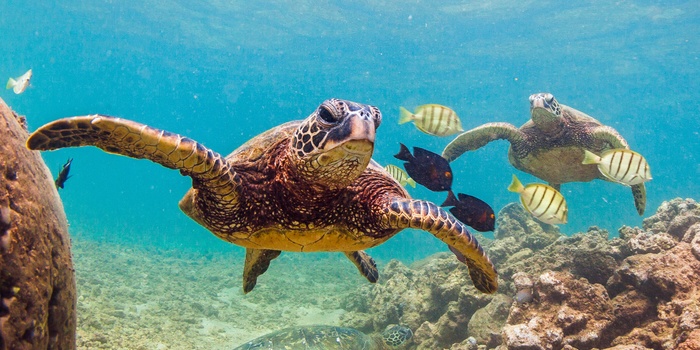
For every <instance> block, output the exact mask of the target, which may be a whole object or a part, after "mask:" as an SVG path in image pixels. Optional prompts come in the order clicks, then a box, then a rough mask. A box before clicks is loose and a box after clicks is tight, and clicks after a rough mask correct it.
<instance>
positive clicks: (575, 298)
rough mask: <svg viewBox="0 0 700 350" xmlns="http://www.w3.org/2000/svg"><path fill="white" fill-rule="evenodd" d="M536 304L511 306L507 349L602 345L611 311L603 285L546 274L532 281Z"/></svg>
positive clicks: (562, 273)
mask: <svg viewBox="0 0 700 350" xmlns="http://www.w3.org/2000/svg"><path fill="white" fill-rule="evenodd" d="M535 292H536V293H537V295H538V302H536V303H532V304H529V305H520V304H517V303H516V304H513V305H512V306H511V310H510V315H509V316H508V320H507V324H508V325H507V326H506V327H504V333H503V334H504V336H503V337H504V339H503V341H504V345H506V346H507V347H508V349H539V348H543V349H545V348H547V349H549V348H561V347H563V346H565V345H570V346H572V347H574V348H578V349H581V348H592V347H597V346H599V345H600V344H601V343H603V339H604V336H605V333H604V330H605V329H606V327H607V326H609V324H610V319H612V315H613V312H612V310H611V309H610V307H609V304H608V303H609V301H610V300H609V298H608V295H607V292H606V291H605V289H604V288H603V286H601V285H599V284H590V283H589V282H588V281H587V280H585V279H576V278H575V276H573V275H572V274H570V273H568V272H555V271H547V272H545V273H543V274H541V275H540V276H539V278H538V280H537V282H535Z"/></svg>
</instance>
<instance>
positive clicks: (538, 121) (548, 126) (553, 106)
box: [530, 92, 562, 132]
mask: <svg viewBox="0 0 700 350" xmlns="http://www.w3.org/2000/svg"><path fill="white" fill-rule="evenodd" d="M530 114H531V116H532V122H533V123H535V125H536V126H537V127H538V128H540V129H541V130H542V131H545V132H548V131H550V130H556V129H558V128H559V126H560V125H561V123H562V119H561V105H559V102H557V99H556V98H554V95H552V94H550V93H547V92H541V93H538V94H533V95H530Z"/></svg>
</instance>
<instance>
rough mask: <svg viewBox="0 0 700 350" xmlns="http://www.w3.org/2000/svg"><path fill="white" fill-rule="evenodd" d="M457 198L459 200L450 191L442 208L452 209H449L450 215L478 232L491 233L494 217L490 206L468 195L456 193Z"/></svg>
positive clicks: (493, 226)
mask: <svg viewBox="0 0 700 350" xmlns="http://www.w3.org/2000/svg"><path fill="white" fill-rule="evenodd" d="M457 196H458V197H459V199H457V198H455V195H454V193H452V191H450V192H449V193H448V195H447V199H445V203H442V206H443V207H454V208H450V213H452V215H454V216H455V217H456V218H457V219H458V220H459V221H461V222H463V223H465V224H467V225H469V226H471V227H472V228H473V229H475V230H477V231H479V232H486V231H493V229H494V228H495V225H496V215H494V213H493V209H492V208H491V206H490V205H488V204H486V202H484V201H482V200H481V199H479V198H476V197H474V196H470V195H468V194H464V193H458V194H457Z"/></svg>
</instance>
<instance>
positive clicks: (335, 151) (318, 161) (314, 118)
mask: <svg viewBox="0 0 700 350" xmlns="http://www.w3.org/2000/svg"><path fill="white" fill-rule="evenodd" d="M381 121H382V114H381V112H379V109H378V108H377V107H374V106H369V105H364V104H360V103H355V102H351V101H345V100H339V99H330V100H326V101H324V102H323V103H322V104H321V105H320V106H319V107H318V108H317V109H316V111H314V113H312V114H311V115H310V116H309V117H308V118H306V119H305V120H304V121H303V122H302V123H301V125H299V127H298V128H297V130H296V131H295V132H294V136H293V137H292V140H291V144H290V147H291V150H290V151H291V152H290V153H291V157H292V159H293V162H294V165H295V167H296V169H297V170H298V174H300V176H301V177H302V178H304V179H305V180H307V181H309V182H312V183H318V184H322V185H325V186H327V187H329V188H331V189H338V188H343V187H346V186H348V185H349V184H350V183H351V182H353V181H355V179H356V178H357V177H358V176H360V174H362V172H364V171H365V169H366V168H367V164H369V162H370V160H371V159H372V152H373V151H374V137H375V132H376V129H377V127H379V124H380V123H381Z"/></svg>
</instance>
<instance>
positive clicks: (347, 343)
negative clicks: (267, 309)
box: [234, 326, 373, 350]
mask: <svg viewBox="0 0 700 350" xmlns="http://www.w3.org/2000/svg"><path fill="white" fill-rule="evenodd" d="M371 344H372V340H371V338H370V337H369V336H367V335H366V334H364V333H362V332H360V331H358V330H356V329H352V328H343V327H333V326H305V327H292V328H285V329H282V330H279V331H276V332H273V333H270V334H266V335H264V336H262V337H259V338H256V339H254V340H251V341H249V342H246V343H245V344H243V345H241V346H239V347H237V348H236V349H234V350H323V349H347V350H371V349H373V348H372V347H371Z"/></svg>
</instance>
